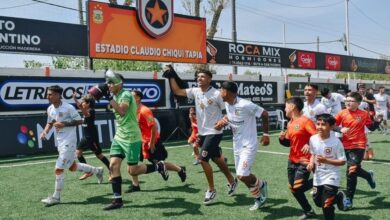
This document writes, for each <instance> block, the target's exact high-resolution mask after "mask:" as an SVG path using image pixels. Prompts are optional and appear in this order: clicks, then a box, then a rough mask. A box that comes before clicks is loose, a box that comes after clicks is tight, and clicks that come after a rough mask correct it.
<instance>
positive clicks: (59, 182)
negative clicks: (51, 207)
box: [53, 173, 65, 199]
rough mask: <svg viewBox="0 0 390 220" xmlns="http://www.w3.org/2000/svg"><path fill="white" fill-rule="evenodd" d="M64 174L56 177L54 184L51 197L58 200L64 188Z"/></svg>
mask: <svg viewBox="0 0 390 220" xmlns="http://www.w3.org/2000/svg"><path fill="white" fill-rule="evenodd" d="M64 176H65V175H64V173H61V174H60V175H56V182H55V184H54V194H53V197H54V198H57V199H59V198H60V196H61V195H60V194H61V190H62V188H63V187H64Z"/></svg>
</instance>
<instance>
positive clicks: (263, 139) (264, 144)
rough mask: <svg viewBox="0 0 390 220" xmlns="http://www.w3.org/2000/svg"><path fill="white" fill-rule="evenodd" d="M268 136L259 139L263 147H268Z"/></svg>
mask: <svg viewBox="0 0 390 220" xmlns="http://www.w3.org/2000/svg"><path fill="white" fill-rule="evenodd" d="M269 142H270V141H269V136H262V137H261V139H260V143H261V145H263V146H268V145H269Z"/></svg>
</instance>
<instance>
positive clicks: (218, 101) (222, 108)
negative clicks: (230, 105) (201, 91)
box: [217, 93, 226, 110]
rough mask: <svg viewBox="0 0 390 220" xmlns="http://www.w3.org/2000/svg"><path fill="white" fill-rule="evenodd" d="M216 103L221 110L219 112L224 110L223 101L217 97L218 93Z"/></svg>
mask: <svg viewBox="0 0 390 220" xmlns="http://www.w3.org/2000/svg"><path fill="white" fill-rule="evenodd" d="M217 103H218V106H219V107H220V108H221V110H225V108H226V106H225V102H224V101H223V99H222V97H221V96H220V95H219V93H217Z"/></svg>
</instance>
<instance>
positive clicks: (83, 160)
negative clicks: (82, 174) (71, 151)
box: [77, 156, 87, 163]
mask: <svg viewBox="0 0 390 220" xmlns="http://www.w3.org/2000/svg"><path fill="white" fill-rule="evenodd" d="M77 159H78V160H79V162H80V163H87V161H86V160H85V158H84V156H80V157H77Z"/></svg>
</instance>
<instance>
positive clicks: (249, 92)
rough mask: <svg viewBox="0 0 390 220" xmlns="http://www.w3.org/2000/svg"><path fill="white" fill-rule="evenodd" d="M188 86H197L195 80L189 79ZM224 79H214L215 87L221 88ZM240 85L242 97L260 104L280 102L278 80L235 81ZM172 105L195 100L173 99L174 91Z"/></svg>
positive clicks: (239, 92) (189, 103)
mask: <svg viewBox="0 0 390 220" xmlns="http://www.w3.org/2000/svg"><path fill="white" fill-rule="evenodd" d="M184 82H186V83H187V85H188V88H192V87H197V83H196V82H195V81H187V80H184ZM223 82H224V81H222V80H213V86H214V87H215V88H220V87H221V84H222V83H223ZM235 82H236V83H237V86H238V92H237V93H238V96H240V97H241V98H244V99H247V100H250V101H252V102H254V103H256V104H258V105H263V104H266V103H277V102H278V91H277V90H278V89H277V86H278V84H277V82H266V81H262V82H260V81H257V82H254V81H235ZM170 101H171V106H176V103H175V102H178V103H177V104H178V105H179V106H194V105H195V103H194V100H192V99H187V98H183V99H182V98H180V99H178V100H174V99H173V95H172V92H171V94H170Z"/></svg>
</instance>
